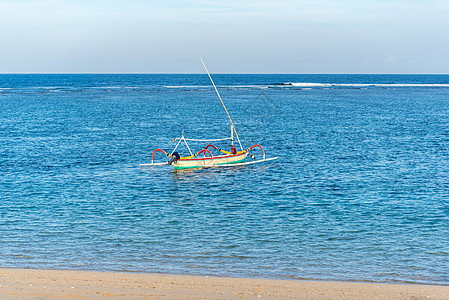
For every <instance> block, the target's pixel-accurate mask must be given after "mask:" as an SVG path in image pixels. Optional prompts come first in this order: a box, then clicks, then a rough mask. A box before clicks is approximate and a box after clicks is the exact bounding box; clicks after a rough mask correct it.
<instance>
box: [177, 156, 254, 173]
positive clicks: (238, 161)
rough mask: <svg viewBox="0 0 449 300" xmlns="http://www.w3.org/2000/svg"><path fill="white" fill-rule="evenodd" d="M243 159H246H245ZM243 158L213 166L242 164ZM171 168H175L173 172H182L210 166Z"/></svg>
mask: <svg viewBox="0 0 449 300" xmlns="http://www.w3.org/2000/svg"><path fill="white" fill-rule="evenodd" d="M245 158H246V157H245ZM245 158H244V159H241V160H236V161H231V162H227V163H221V164H216V165H214V166H219V165H227V164H236V163H241V162H244V161H245ZM173 167H174V168H175V170H183V169H197V168H204V167H208V168H210V167H211V166H191V167H180V166H173Z"/></svg>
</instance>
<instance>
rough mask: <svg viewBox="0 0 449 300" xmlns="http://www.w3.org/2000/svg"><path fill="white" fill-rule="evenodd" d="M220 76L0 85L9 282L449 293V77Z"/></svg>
mask: <svg viewBox="0 0 449 300" xmlns="http://www.w3.org/2000/svg"><path fill="white" fill-rule="evenodd" d="M212 76H213V78H214V81H215V83H216V84H217V87H218V89H219V91H220V94H221V96H222V98H223V101H224V102H225V104H226V106H227V109H228V110H229V112H230V115H231V117H232V118H233V121H234V123H235V126H236V129H237V132H238V134H239V137H240V140H241V143H242V146H243V147H244V148H248V147H250V146H251V145H254V144H260V145H261V146H262V147H263V148H264V150H265V153H266V156H267V157H274V156H279V159H277V160H274V161H270V162H265V163H260V164H254V165H248V166H239V167H226V168H210V169H196V170H179V171H177V170H173V168H172V167H171V166H163V167H157V168H156V167H155V168H142V167H140V166H139V164H141V163H149V162H150V161H151V154H152V152H153V150H154V149H157V148H161V149H163V150H165V151H170V150H172V149H173V148H174V146H175V143H173V141H172V139H173V138H179V137H181V136H182V135H184V136H185V137H187V138H197V139H206V138H210V139H215V138H223V137H228V136H229V135H230V126H229V121H228V119H227V116H226V113H225V112H224V110H223V108H222V106H221V103H220V101H219V99H218V97H217V95H216V94H215V91H214V90H213V87H212V86H211V84H210V82H209V79H208V77H207V75H206V74H190V75H186V74H178V75H170V74H157V75H138V74H127V75H120V74H112V75H106V74H96V75H95V74H94V75H88V74H85V75H82V74H76V75H73V74H72V75H63V74H60V75H43V74H28V75H20V74H2V75H0V108H1V110H0V116H1V119H0V120H1V122H0V174H1V176H0V267H8V268H35V269H76V270H99V271H125V272H148V273H167V274H192V275H203V276H229V277H248V278H275V279H313V280H315V279H316V280H337V281H340V280H341V281H368V282H381V283H384V282H387V283H388V282H401V283H403V282H408V283H422V284H446V285H447V284H449V148H448V145H449V75H230V74H226V75H224V74H217V75H214V74H212ZM213 144H215V145H217V146H219V147H221V148H223V149H228V148H229V145H228V144H226V142H213ZM189 146H190V147H191V149H192V151H195V152H197V151H199V150H201V149H202V148H203V147H204V146H205V143H200V142H189ZM254 150H255V151H254V154H255V156H256V159H260V158H261V153H260V151H258V150H256V149H254ZM178 152H179V153H180V154H186V153H188V149H187V148H186V147H185V146H183V145H181V146H180V148H179V151H178ZM166 160H167V157H166V156H164V155H163V154H161V153H160V152H159V153H157V154H156V156H155V161H158V162H159V161H161V162H163V161H166Z"/></svg>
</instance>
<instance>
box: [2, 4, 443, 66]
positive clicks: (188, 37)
mask: <svg viewBox="0 0 449 300" xmlns="http://www.w3.org/2000/svg"><path fill="white" fill-rule="evenodd" d="M200 57H202V58H203V59H204V61H205V62H206V64H207V66H208V68H209V70H210V71H211V73H251V74H252V73H276V74H282V73H284V74H285V73H290V74H378V73H380V74H391V73H394V74H448V73H449V0H426V1H424V0H420V1H418V0H357V1H356V0H353V1H350V0H334V1H331V0H296V1H294V0H220V1H218V0H209V1H206V0H184V1H182V0H157V1H153V0H126V1H123V0H122V1H115V0H90V1H89V0H0V73H202V72H204V71H203V69H202V65H201V62H200Z"/></svg>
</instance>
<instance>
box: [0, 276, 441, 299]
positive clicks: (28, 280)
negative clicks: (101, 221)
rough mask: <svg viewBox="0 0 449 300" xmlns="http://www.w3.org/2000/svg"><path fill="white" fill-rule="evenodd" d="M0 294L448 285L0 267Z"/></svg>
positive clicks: (320, 293)
mask: <svg viewBox="0 0 449 300" xmlns="http://www.w3.org/2000/svg"><path fill="white" fill-rule="evenodd" d="M0 298H1V299H449V286H429V285H409V284H375V283H352V282H324V281H298V280H269V279H242V278H218V277H197V276H183V275H154V274H140V273H112V272H90V271H69V270H28V269H0Z"/></svg>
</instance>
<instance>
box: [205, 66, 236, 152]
mask: <svg viewBox="0 0 449 300" xmlns="http://www.w3.org/2000/svg"><path fill="white" fill-rule="evenodd" d="M200 59H201V62H202V63H203V66H204V69H205V70H206V72H207V75H209V79H210V81H211V82H212V85H213V86H214V89H215V92H217V95H218V98H219V99H220V102H221V104H222V105H223V108H224V110H225V112H226V114H227V115H228V118H229V121H230V122H231V143H232V144H234V139H233V137H232V132H233V131H234V133H235V136H236V137H237V141H238V142H239V145H240V149H242V150H243V147H242V143H240V139H239V135H238V134H237V131H236V130H235V126H234V123H233V122H232V119H231V116H230V115H229V113H228V110H227V109H226V106H225V105H224V103H223V100H221V96H220V93H219V92H218V90H217V87H216V86H215V83H214V81H213V80H212V77H211V76H210V74H209V71H208V70H207V68H206V65H205V64H204V61H203V59H202V58H200Z"/></svg>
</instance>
